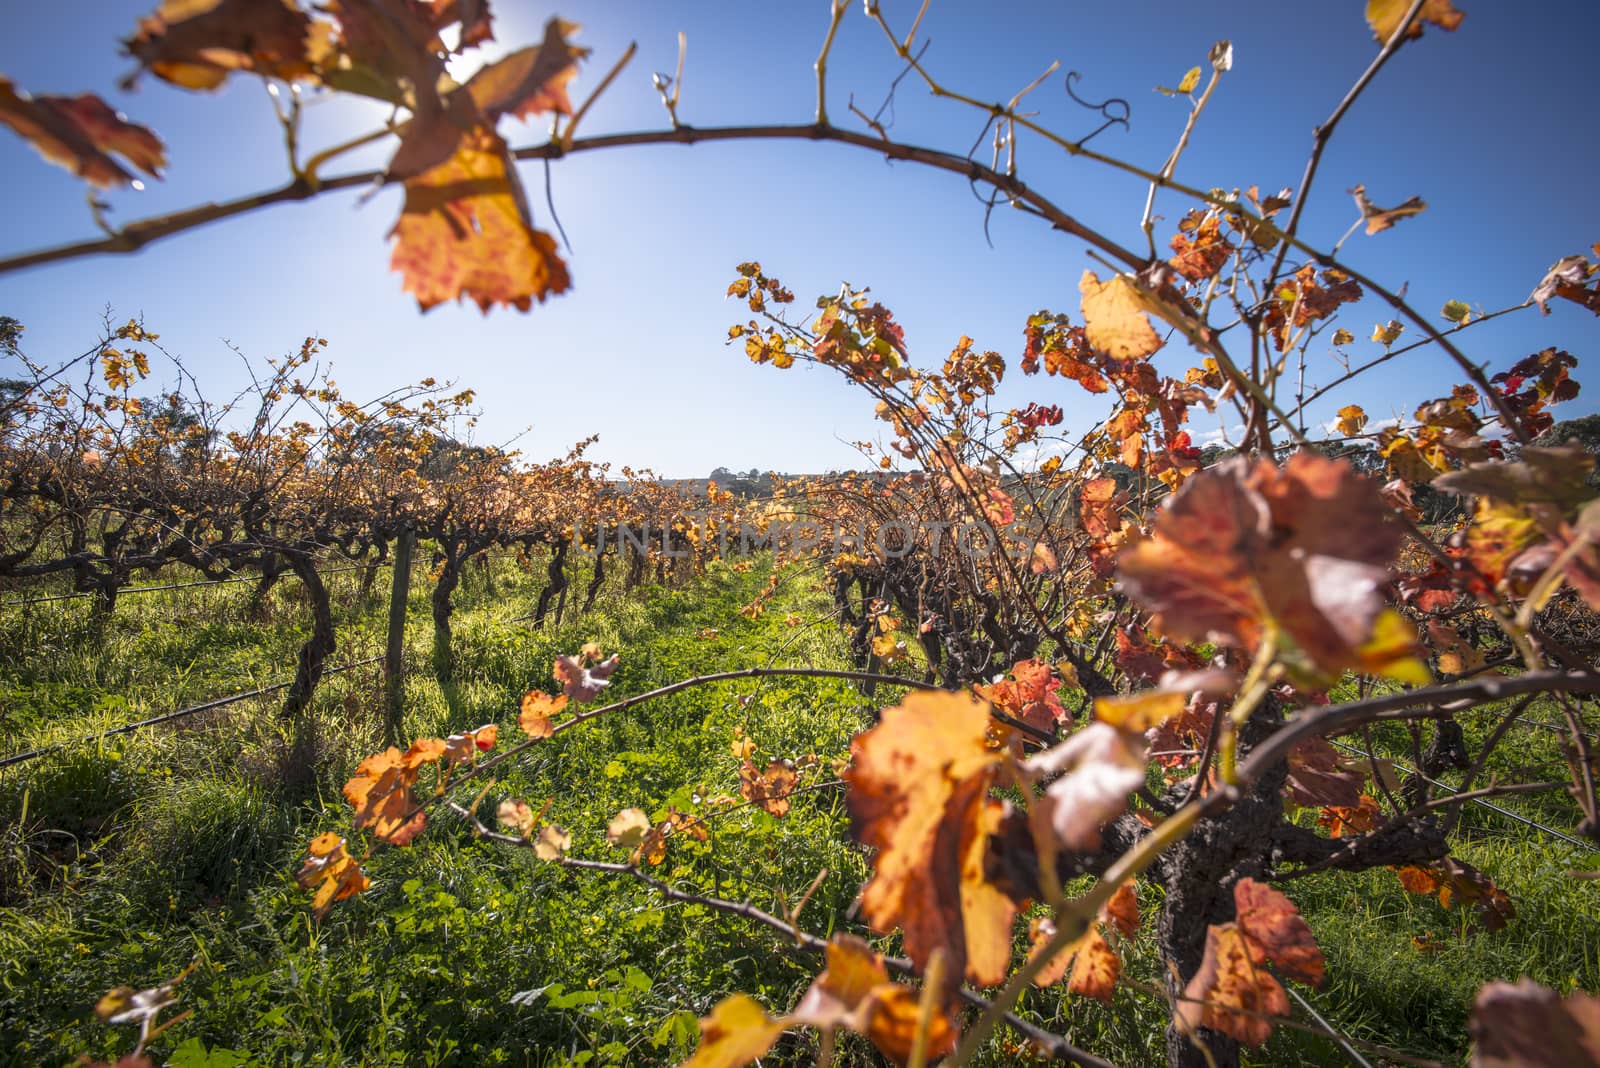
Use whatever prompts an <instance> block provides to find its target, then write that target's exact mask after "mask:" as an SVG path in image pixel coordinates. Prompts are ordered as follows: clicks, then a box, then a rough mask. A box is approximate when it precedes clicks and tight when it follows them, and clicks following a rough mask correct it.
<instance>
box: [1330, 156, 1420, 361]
mask: <svg viewBox="0 0 1600 1068" xmlns="http://www.w3.org/2000/svg"><path fill="white" fill-rule="evenodd" d="M1349 193H1350V195H1351V196H1353V197H1355V198H1356V207H1357V208H1359V209H1361V219H1362V221H1363V222H1365V223H1366V224H1367V233H1368V234H1378V233H1382V232H1383V231H1385V230H1387V229H1389V228H1390V227H1392V226H1393V225H1394V224H1395V223H1396V222H1398V221H1399V220H1401V219H1404V218H1408V217H1409V216H1412V215H1420V214H1422V212H1423V211H1424V210H1425V209H1426V208H1427V206H1428V205H1427V203H1426V202H1425V201H1424V200H1423V199H1422V198H1421V197H1407V198H1406V199H1405V200H1404V201H1403V202H1401V203H1400V204H1398V205H1396V206H1395V207H1392V208H1380V207H1378V206H1377V205H1375V204H1374V203H1372V201H1370V200H1368V199H1367V187H1366V186H1364V185H1356V186H1352V187H1351V188H1350V189H1349ZM1390 340H1392V339H1390ZM1385 343H1386V344H1387V342H1385Z"/></svg>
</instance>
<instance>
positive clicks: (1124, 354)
mask: <svg viewBox="0 0 1600 1068" xmlns="http://www.w3.org/2000/svg"><path fill="white" fill-rule="evenodd" d="M1078 290H1079V291H1080V292H1081V293H1082V294H1083V323H1084V327H1083V328H1084V332H1085V333H1086V334H1087V336H1088V339H1089V344H1090V345H1091V346H1093V347H1094V349H1095V350H1096V351H1099V352H1104V353H1106V354H1108V355H1109V356H1111V357H1112V358H1113V359H1118V360H1136V359H1142V358H1144V357H1146V356H1149V355H1150V354H1151V353H1153V352H1155V351H1156V350H1157V349H1159V348H1160V347H1161V338H1160V336H1159V335H1158V334H1157V333H1156V332H1155V328H1154V327H1152V326H1151V325H1150V320H1149V319H1148V318H1147V317H1146V315H1145V312H1144V305H1143V303H1142V302H1141V300H1140V298H1139V293H1138V291H1137V290H1135V289H1134V287H1133V283H1132V282H1129V281H1128V280H1127V279H1126V278H1124V277H1123V276H1122V275H1116V276H1114V277H1112V278H1111V279H1110V280H1109V281H1106V282H1102V281H1100V279H1099V277H1098V276H1097V275H1096V274H1095V273H1094V272H1093V271H1084V272H1083V278H1082V279H1080V280H1079V282H1078Z"/></svg>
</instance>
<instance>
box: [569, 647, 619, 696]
mask: <svg viewBox="0 0 1600 1068" xmlns="http://www.w3.org/2000/svg"><path fill="white" fill-rule="evenodd" d="M589 659H590V658H589V656H588V655H587V654H580V655H579V656H558V657H556V662H555V668H554V669H553V670H554V673H555V677H556V681H557V682H559V683H561V688H562V691H563V692H564V693H565V694H566V696H568V697H570V698H572V699H573V700H574V701H577V702H578V703H579V704H582V703H584V702H586V701H593V700H594V699H595V698H596V697H599V696H600V691H601V690H604V689H605V688H606V687H607V686H610V685H611V676H612V674H613V673H614V672H615V671H616V670H617V665H618V664H619V663H620V662H621V658H620V657H619V656H618V654H616V653H612V654H611V658H610V659H609V660H602V661H600V662H599V663H596V664H587V666H586V662H587V661H588V660H589Z"/></svg>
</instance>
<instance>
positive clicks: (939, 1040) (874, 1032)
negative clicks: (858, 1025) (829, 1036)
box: [866, 983, 956, 1064]
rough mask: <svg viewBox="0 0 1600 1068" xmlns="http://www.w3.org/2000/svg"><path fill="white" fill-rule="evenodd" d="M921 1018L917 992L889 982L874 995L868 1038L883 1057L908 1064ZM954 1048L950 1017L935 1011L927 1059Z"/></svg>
mask: <svg viewBox="0 0 1600 1068" xmlns="http://www.w3.org/2000/svg"><path fill="white" fill-rule="evenodd" d="M921 1017H922V1006H921V1003H920V995H919V994H918V992H917V991H915V990H912V989H911V988H910V987H905V986H901V985H899V984H898V983H890V984H888V985H886V986H882V987H879V988H878V990H877V992H876V993H875V994H874V996H873V999H872V1013H871V1015H869V1016H868V1017H867V1028H866V1035H867V1037H868V1038H869V1039H871V1040H872V1044H873V1045H874V1046H877V1047H878V1049H879V1050H881V1051H882V1052H883V1054H884V1056H886V1057H889V1058H891V1059H893V1060H894V1061H895V1062H897V1063H899V1064H905V1063H906V1062H907V1061H908V1060H910V1059H911V1049H912V1046H913V1045H914V1044H915V1042H916V1036H917V1030H918V1028H919V1026H920V1023H921ZM955 1047H956V1029H955V1027H954V1026H952V1025H951V1023H950V1017H949V1016H947V1015H946V1014H945V1013H943V1012H938V1011H936V1012H934V1014H933V1016H932V1017H930V1019H929V1027H928V1045H927V1050H928V1056H930V1057H942V1056H944V1055H945V1054H946V1053H949V1052H950V1051H951V1050H953V1049H955Z"/></svg>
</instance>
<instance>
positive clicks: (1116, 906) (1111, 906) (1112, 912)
mask: <svg viewBox="0 0 1600 1068" xmlns="http://www.w3.org/2000/svg"><path fill="white" fill-rule="evenodd" d="M1105 915H1106V919H1108V920H1109V921H1110V922H1111V926H1112V927H1114V928H1116V931H1117V933H1118V934H1120V935H1121V936H1122V937H1123V938H1132V937H1133V936H1134V935H1136V934H1138V933H1139V894H1138V891H1136V890H1135V889H1134V887H1133V880H1132V879H1129V880H1128V881H1127V882H1125V883H1123V884H1122V885H1121V886H1119V887H1117V891H1116V893H1114V894H1112V895H1111V900H1110V901H1107V902H1106V907H1105Z"/></svg>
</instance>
